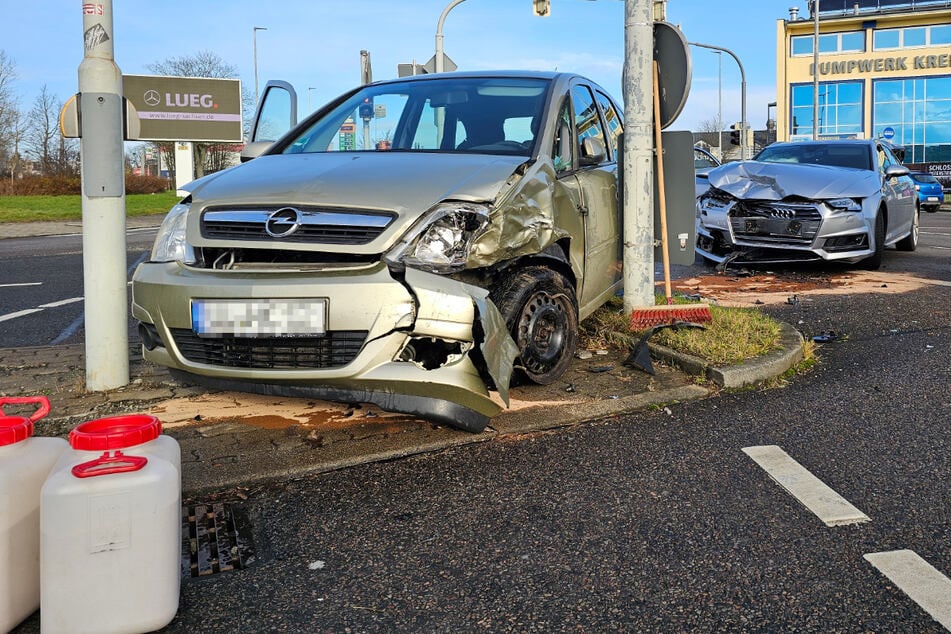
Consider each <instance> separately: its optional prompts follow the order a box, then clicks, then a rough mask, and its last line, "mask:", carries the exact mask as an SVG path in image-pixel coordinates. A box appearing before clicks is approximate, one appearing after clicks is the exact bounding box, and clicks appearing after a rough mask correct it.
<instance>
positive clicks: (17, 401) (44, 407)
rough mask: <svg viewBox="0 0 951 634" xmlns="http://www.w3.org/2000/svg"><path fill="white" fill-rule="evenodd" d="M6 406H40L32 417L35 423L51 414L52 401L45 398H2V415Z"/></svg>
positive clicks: (0, 407) (0, 409)
mask: <svg viewBox="0 0 951 634" xmlns="http://www.w3.org/2000/svg"><path fill="white" fill-rule="evenodd" d="M4 405H39V408H38V409H37V410H36V411H35V412H33V414H32V415H31V416H30V420H31V421H32V422H34V423H35V422H36V421H38V420H40V419H41V418H43V417H44V416H46V415H47V414H49V413H50V400H49V399H48V398H46V397H45V396H4V397H2V398H0V414H3V406H4ZM3 415H5V414H3Z"/></svg>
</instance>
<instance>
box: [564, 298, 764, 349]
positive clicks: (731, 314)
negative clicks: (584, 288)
mask: <svg viewBox="0 0 951 634" xmlns="http://www.w3.org/2000/svg"><path fill="white" fill-rule="evenodd" d="M664 301H665V300H664V299H663V298H662V297H661V298H659V300H658V303H664ZM677 303H684V302H682V301H678V302H677ZM710 314H711V315H712V317H713V321H712V322H710V323H708V324H704V325H705V326H706V329H705V330H699V329H694V328H684V329H681V330H679V331H674V330H673V329H670V328H667V329H664V330H661V331H660V332H658V333H657V334H655V335H654V336H653V337H652V338H651V341H652V342H656V343H659V344H661V345H664V346H667V347H668V348H673V349H674V350H677V351H679V352H685V353H688V354H692V355H694V356H697V357H700V358H702V359H705V360H707V361H709V362H710V363H712V364H714V365H730V364H734V363H739V362H741V361H745V360H747V359H752V358H755V357H758V356H761V355H764V354H767V353H768V352H771V351H772V350H776V349H778V348H779V341H780V326H779V324H778V323H777V322H776V321H774V320H773V319H771V318H770V317H768V316H767V315H765V314H764V313H762V312H760V311H758V310H756V309H754V308H727V307H722V306H711V307H710ZM629 323H630V315H628V314H626V313H625V312H624V304H623V301H622V300H621V299H620V298H612V299H611V301H609V302H608V303H606V304H605V305H604V306H602V307H601V308H599V309H598V310H597V311H596V312H595V313H594V314H593V315H591V316H590V317H588V319H586V320H585V321H584V322H583V323H582V324H581V328H580V334H581V337H580V347H582V348H586V349H596V348H612V349H620V350H630V349H631V347H632V346H634V345H635V344H636V343H637V340H638V339H639V338H640V335H641V333H637V332H631V331H630V330H629V329H628V324H629Z"/></svg>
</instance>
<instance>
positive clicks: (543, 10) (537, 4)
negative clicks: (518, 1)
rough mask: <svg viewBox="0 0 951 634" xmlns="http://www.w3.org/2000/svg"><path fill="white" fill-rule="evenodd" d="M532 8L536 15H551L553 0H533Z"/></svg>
mask: <svg viewBox="0 0 951 634" xmlns="http://www.w3.org/2000/svg"><path fill="white" fill-rule="evenodd" d="M532 9H533V10H534V11H535V15H540V16H542V17H548V16H549V15H551V0H532Z"/></svg>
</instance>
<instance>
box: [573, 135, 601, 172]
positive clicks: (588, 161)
mask: <svg viewBox="0 0 951 634" xmlns="http://www.w3.org/2000/svg"><path fill="white" fill-rule="evenodd" d="M605 157H607V149H605V147H604V142H603V141H601V139H596V138H594V137H590V136H586V137H585V138H584V141H582V142H581V160H580V161H579V162H580V163H581V165H582V166H585V165H599V164H601V163H603V162H604V159H605Z"/></svg>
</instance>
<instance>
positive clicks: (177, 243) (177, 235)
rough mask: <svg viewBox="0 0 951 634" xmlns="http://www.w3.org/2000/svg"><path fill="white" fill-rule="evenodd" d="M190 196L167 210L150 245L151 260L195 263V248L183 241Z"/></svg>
mask: <svg viewBox="0 0 951 634" xmlns="http://www.w3.org/2000/svg"><path fill="white" fill-rule="evenodd" d="M190 207H191V198H186V199H185V200H183V201H182V202H180V203H178V204H177V205H175V206H174V207H172V209H171V210H170V211H169V212H168V214H167V215H166V216H165V220H163V221H162V226H161V227H159V230H158V234H157V235H156V236H155V244H153V245H152V256H151V261H152V262H182V263H184V264H194V263H195V250H194V249H193V248H192V247H191V245H189V244H188V243H187V242H186V241H185V221H186V220H187V219H188V209H189V208H190Z"/></svg>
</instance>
